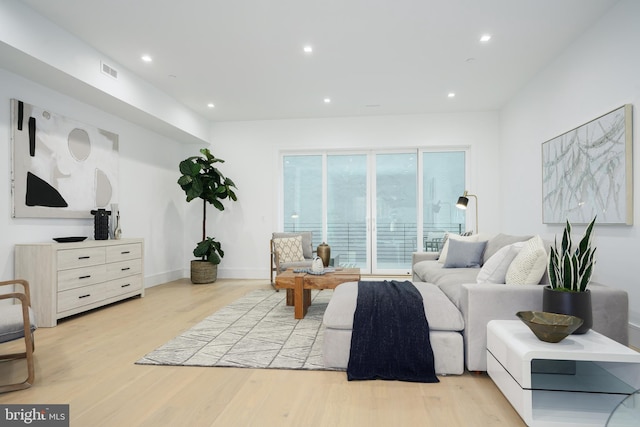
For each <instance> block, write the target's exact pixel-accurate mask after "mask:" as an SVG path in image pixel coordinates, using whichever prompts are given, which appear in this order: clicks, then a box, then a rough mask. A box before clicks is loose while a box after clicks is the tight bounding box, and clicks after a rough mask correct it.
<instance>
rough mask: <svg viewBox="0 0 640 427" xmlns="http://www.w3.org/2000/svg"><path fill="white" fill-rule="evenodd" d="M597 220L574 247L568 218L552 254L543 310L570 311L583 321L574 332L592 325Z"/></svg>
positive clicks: (562, 312)
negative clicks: (593, 243) (593, 236)
mask: <svg viewBox="0 0 640 427" xmlns="http://www.w3.org/2000/svg"><path fill="white" fill-rule="evenodd" d="M595 222H596V219H595V218H593V220H592V221H591V222H590V223H589V225H588V226H587V228H586V230H585V232H584V235H583V236H582V239H581V240H580V243H579V244H578V246H577V247H576V248H575V249H574V248H573V247H572V246H573V244H572V242H571V224H570V223H569V221H567V225H566V226H565V229H564V232H563V235H562V245H561V246H560V247H558V242H557V240H556V241H555V242H554V246H552V247H551V253H550V254H549V270H548V271H549V283H550V285H549V286H545V288H544V290H543V293H542V311H546V312H548V313H558V314H568V315H572V316H576V317H579V318H581V319H582V320H583V323H582V326H580V327H579V328H578V329H577V330H576V331H575V332H574V334H584V333H586V332H588V331H589V329H591V327H592V326H593V310H592V308H591V292H590V291H589V290H588V289H587V285H588V284H589V281H590V280H591V274H592V273H593V266H594V265H595V258H594V254H595V252H596V248H592V247H591V232H592V230H593V226H594V224H595Z"/></svg>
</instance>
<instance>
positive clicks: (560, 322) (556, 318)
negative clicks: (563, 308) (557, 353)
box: [516, 311, 582, 343]
mask: <svg viewBox="0 0 640 427" xmlns="http://www.w3.org/2000/svg"><path fill="white" fill-rule="evenodd" d="M516 316H518V318H519V319H520V320H522V321H523V322H524V324H525V325H527V326H528V327H529V329H531V331H532V332H533V333H534V334H535V336H536V337H538V339H539V340H540V341H545V342H553V343H555V342H560V341H562V340H563V339H565V338H566V337H567V336H569V335H571V334H572V333H573V332H574V331H575V330H576V329H578V328H579V327H580V325H582V319H580V318H579V317H576V316H569V315H566V314H556V313H547V312H544V311H519V312H517V313H516Z"/></svg>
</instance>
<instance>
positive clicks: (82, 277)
mask: <svg viewBox="0 0 640 427" xmlns="http://www.w3.org/2000/svg"><path fill="white" fill-rule="evenodd" d="M89 277H91V275H90V274H89V275H87V276H80V277H78V279H88V278H89Z"/></svg>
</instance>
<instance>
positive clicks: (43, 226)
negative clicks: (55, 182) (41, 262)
mask: <svg viewBox="0 0 640 427" xmlns="http://www.w3.org/2000/svg"><path fill="white" fill-rule="evenodd" d="M11 98H16V99H20V100H23V101H25V102H28V103H31V104H34V105H38V106H40V107H44V108H47V109H50V110H51V111H54V112H56V113H58V114H61V115H64V116H67V117H69V118H73V119H75V120H78V121H80V122H84V123H87V124H91V125H94V126H97V127H99V128H103V129H106V130H110V131H112V132H114V133H116V134H118V135H119V143H120V162H119V187H120V195H119V207H120V212H121V216H122V228H123V237H141V238H144V239H145V285H146V286H151V285H156V284H159V283H163V282H166V281H168V280H173V279H176V278H179V277H183V273H184V271H183V269H184V260H185V255H184V248H183V234H184V222H185V221H184V202H183V199H182V195H181V194H180V192H181V190H180V187H179V186H178V185H177V184H176V180H177V178H178V166H177V164H178V159H180V157H181V155H182V151H181V150H183V149H184V146H183V145H181V144H179V143H176V142H174V141H171V140H169V139H167V138H166V137H163V136H161V135H158V134H156V133H153V132H150V131H148V130H145V129H143V128H141V127H139V126H137V125H134V124H131V123H129V122H127V121H125V120H122V119H120V118H118V117H114V116H112V115H109V114H107V113H104V112H103V111H101V110H98V109H96V108H94V107H92V106H89V105H86V104H83V103H81V102H79V101H77V100H75V99H73V98H70V97H67V96H65V95H63V94H60V93H57V92H55V91H53V90H50V89H48V88H45V87H43V86H40V85H38V84H36V83H34V82H31V81H29V80H26V79H23V78H22V77H19V76H17V75H15V74H12V73H9V72H7V71H5V70H2V69H0V145H1V147H2V148H1V150H2V151H1V153H2V154H0V177H1V178H2V179H0V182H2V185H1V186H0V236H1V238H0V280H7V279H11V278H13V277H14V275H13V272H14V269H13V260H14V257H13V253H14V244H16V243H31V242H48V241H52V240H51V239H52V238H53V237H62V236H89V238H93V220H91V219H84V220H83V219H25V218H12V217H11V133H10V127H9V118H10V106H9V100H10V99H11Z"/></svg>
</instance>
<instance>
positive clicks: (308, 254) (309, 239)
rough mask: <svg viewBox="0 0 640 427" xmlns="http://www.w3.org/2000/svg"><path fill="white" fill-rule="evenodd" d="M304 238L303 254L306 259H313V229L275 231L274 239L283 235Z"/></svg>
mask: <svg viewBox="0 0 640 427" xmlns="http://www.w3.org/2000/svg"><path fill="white" fill-rule="evenodd" d="M296 236H300V237H301V238H302V256H303V257H304V258H305V259H313V233H312V232H311V231H299V232H276V233H273V235H272V238H273V239H280V238H283V237H296Z"/></svg>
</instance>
